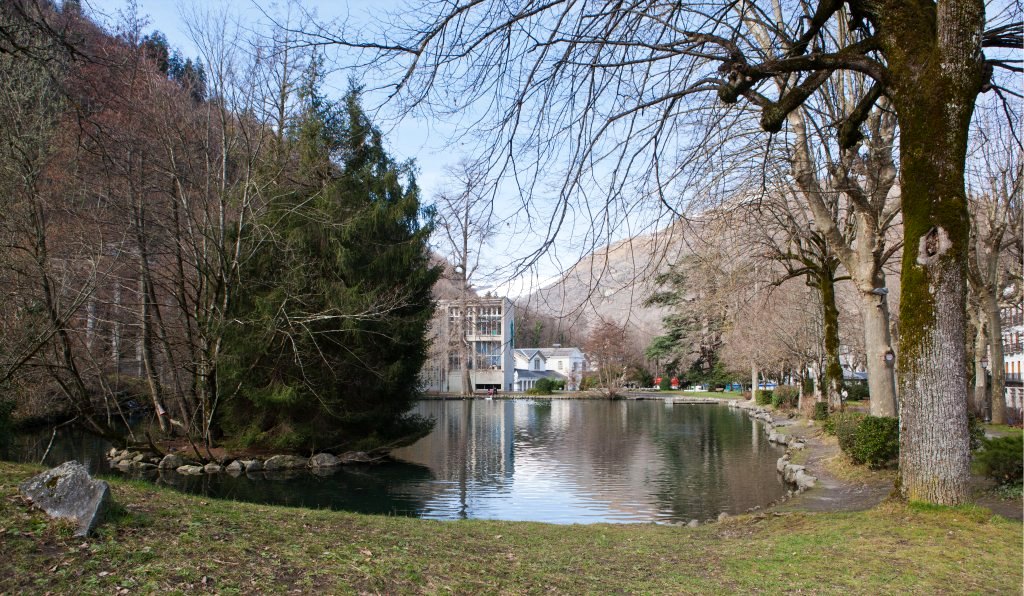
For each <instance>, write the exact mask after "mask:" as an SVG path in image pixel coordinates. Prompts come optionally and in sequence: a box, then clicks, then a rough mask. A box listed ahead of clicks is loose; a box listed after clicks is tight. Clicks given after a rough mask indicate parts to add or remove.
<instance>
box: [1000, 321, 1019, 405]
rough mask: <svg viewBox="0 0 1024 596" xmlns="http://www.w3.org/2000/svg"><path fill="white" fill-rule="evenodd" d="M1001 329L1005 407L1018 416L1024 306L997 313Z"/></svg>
mask: <svg viewBox="0 0 1024 596" xmlns="http://www.w3.org/2000/svg"><path fill="white" fill-rule="evenodd" d="M999 318H1000V322H1001V323H1002V328H1003V338H1002V339H1003V370H1004V371H1005V373H1006V377H1005V380H1006V389H1005V393H1006V407H1007V408H1010V409H1011V410H1015V412H1014V413H1013V415H1014V416H1020V414H1021V409H1022V407H1024V304H1017V305H1015V306H1010V307H1007V308H1003V309H1001V310H1000V311H999Z"/></svg>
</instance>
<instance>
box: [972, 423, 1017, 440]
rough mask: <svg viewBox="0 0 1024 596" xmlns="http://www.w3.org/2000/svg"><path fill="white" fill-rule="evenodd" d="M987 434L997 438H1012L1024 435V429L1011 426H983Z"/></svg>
mask: <svg viewBox="0 0 1024 596" xmlns="http://www.w3.org/2000/svg"><path fill="white" fill-rule="evenodd" d="M982 426H983V427H984V428H985V433H986V434H989V435H993V436H996V437H1010V436H1013V435H1015V434H1021V433H1024V428H1021V427H1019V426H1010V425H1008V424H983V425H982Z"/></svg>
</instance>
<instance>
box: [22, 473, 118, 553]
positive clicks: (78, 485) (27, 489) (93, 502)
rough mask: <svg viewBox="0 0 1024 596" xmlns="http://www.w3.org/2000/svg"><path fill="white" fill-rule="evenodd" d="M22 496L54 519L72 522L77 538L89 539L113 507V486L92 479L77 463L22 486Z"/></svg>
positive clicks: (35, 477)
mask: <svg viewBox="0 0 1024 596" xmlns="http://www.w3.org/2000/svg"><path fill="white" fill-rule="evenodd" d="M18 490H19V491H21V494H22V495H23V496H24V497H25V498H26V499H28V500H29V501H31V502H32V504H33V505H35V506H36V507H39V508H40V509H42V510H43V511H45V512H46V513H47V515H49V516H50V517H59V518H65V519H72V520H74V521H75V523H77V524H78V528H77V529H76V530H75V536H79V537H81V536H86V535H87V534H89V533H90V532H92V531H93V530H94V529H96V526H97V525H98V524H99V523H100V521H102V519H103V515H104V514H105V513H106V511H107V507H108V506H109V505H110V485H108V484H107V483H106V482H104V481H102V480H95V479H93V478H92V477H91V476H89V471H88V470H86V469H85V466H83V465H82V464H80V463H78V462H77V461H69V462H64V463H63V464H61V465H59V466H57V467H56V468H52V469H50V470H47V471H45V472H43V473H42V474H39V475H37V476H33V477H32V478H30V479H28V480H26V481H25V482H23V483H21V484H20V485H19V486H18Z"/></svg>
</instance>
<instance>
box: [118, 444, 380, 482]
mask: <svg viewBox="0 0 1024 596" xmlns="http://www.w3.org/2000/svg"><path fill="white" fill-rule="evenodd" d="M107 457H108V461H109V462H110V466H111V467H112V468H115V469H117V470H120V471H122V472H172V471H173V472H175V473H177V474H181V475H183V476H199V475H202V474H221V473H225V474H230V475H232V476H238V475H241V474H249V475H252V474H257V473H264V472H270V473H273V472H294V471H298V470H309V471H311V472H313V473H323V472H327V471H331V470H336V469H337V468H339V467H341V466H345V465H351V464H369V463H375V462H377V461H380V460H381V459H382V458H381V457H373V456H371V455H369V454H367V453H366V452H363V451H349V452H347V453H343V454H342V455H340V456H336V455H333V454H330V453H318V454H316V455H314V456H313V457H299V456H295V455H274V456H271V457H268V458H266V459H259V458H255V457H242V458H237V459H236V458H226V459H225V460H223V461H213V462H205V463H204V462H198V461H196V460H194V459H192V458H189V457H186V456H184V455H181V454H179V453H171V454H168V455H165V456H163V457H160V456H159V455H155V454H153V453H145V452H141V451H131V450H128V449H117V448H113V449H111V450H110V452H109V453H108V454H107Z"/></svg>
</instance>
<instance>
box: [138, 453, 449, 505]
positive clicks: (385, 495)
mask: <svg viewBox="0 0 1024 596" xmlns="http://www.w3.org/2000/svg"><path fill="white" fill-rule="evenodd" d="M432 477H433V476H432V474H431V472H430V469H429V468H426V467H424V466H419V465H415V464H407V463H386V464H380V465H374V466H344V467H341V468H335V469H334V471H333V473H328V472H327V471H325V470H322V471H320V473H318V474H314V473H312V472H310V471H307V470H291V471H281V472H267V473H263V472H258V473H255V474H239V475H237V476H233V475H231V474H226V473H221V474H201V475H197V476H184V475H181V474H178V473H176V472H174V471H161V472H160V473H159V476H158V479H157V483H158V484H165V485H168V486H172V487H174V488H175V489H177V490H181V491H183V492H187V493H191V494H195V495H201V496H205V497H210V498H217V499H231V500H236V501H248V502H254V503H268V504H273V505H288V506H293V507H310V508H315V509H324V508H327V509H338V510H345V511H358V512H361V513H375V514H388V515H408V516H413V517H418V516H419V515H420V514H421V513H422V512H423V510H424V508H425V499H423V498H420V496H419V495H417V494H416V493H417V491H408V490H403V487H405V486H406V485H427V484H429V483H430V481H431V479H432Z"/></svg>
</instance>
